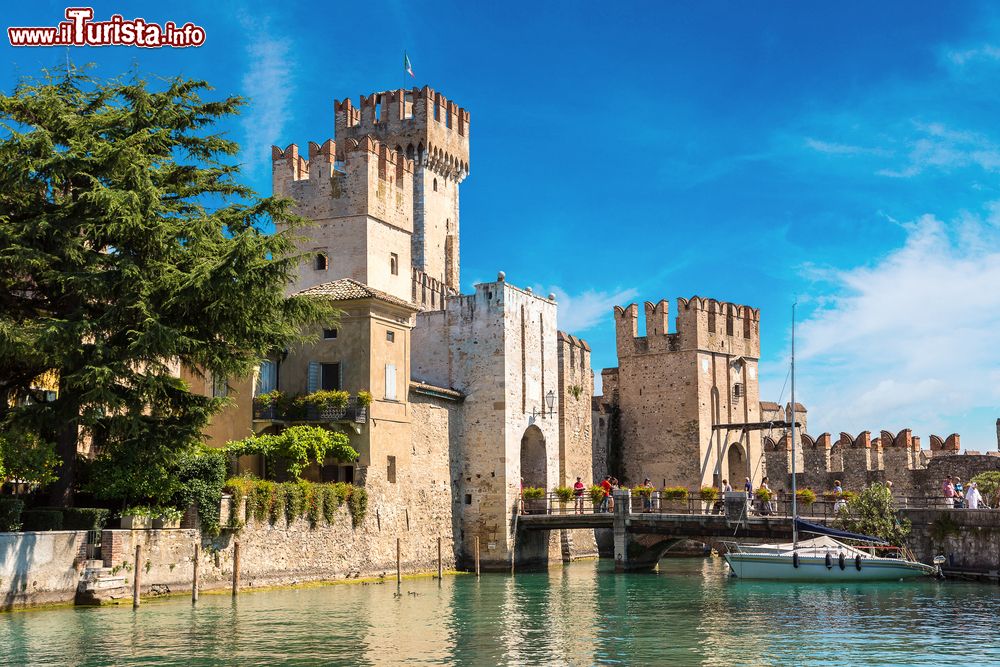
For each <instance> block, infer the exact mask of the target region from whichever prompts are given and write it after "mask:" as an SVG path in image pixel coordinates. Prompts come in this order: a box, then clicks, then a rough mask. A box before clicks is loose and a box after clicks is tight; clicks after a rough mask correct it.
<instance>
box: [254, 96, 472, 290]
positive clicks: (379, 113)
mask: <svg viewBox="0 0 1000 667" xmlns="http://www.w3.org/2000/svg"><path fill="white" fill-rule="evenodd" d="M334 110H335V116H336V118H335V127H336V129H335V139H334V140H328V141H326V142H325V143H323V144H322V145H320V144H316V143H313V142H310V143H309V151H308V159H307V158H304V157H303V156H302V155H300V153H299V148H298V146H296V145H294V144H292V145H290V146H288V147H287V148H286V149H285V150H283V151H282V150H280V149H277V148H275V149H273V150H272V159H273V162H274V165H273V167H274V168H273V180H272V186H273V190H274V193H275V194H276V195H284V196H288V197H292V198H294V199H295V200H296V202H298V205H299V206H298V209H297V211H298V213H299V214H300V215H303V216H305V217H307V218H310V219H311V220H313V221H314V222H315V223H316V226H315V227H313V228H312V229H310V230H309V235H310V238H311V247H309V248H306V250H309V251H310V252H313V253H315V259H314V261H313V262H311V263H310V264H309V265H303V266H302V268H301V271H300V274H299V279H298V281H297V282H296V284H295V285H294V286H292V291H298V290H301V289H306V288H309V287H313V286H315V285H319V284H323V283H326V282H329V281H331V280H337V279H340V278H351V279H353V280H356V281H358V282H360V283H363V284H365V285H368V286H369V287H373V288H376V289H379V290H382V291H384V292H386V293H388V294H391V295H393V296H396V297H399V298H402V299H406V300H408V301H413V302H416V303H418V304H421V305H426V307H429V308H435V309H436V308H440V307H441V305H442V304H441V301H442V297H443V296H447V295H449V294H457V293H458V290H459V275H460V274H459V269H460V262H459V242H458V239H459V192H458V190H459V185H460V184H461V182H462V181H463V180H464V179H465V177H466V176H467V175H468V173H469V118H470V116H469V112H468V111H466V110H465V109H463V108H461V107H459V106H458V105H457V104H455V103H454V102H451V101H449V100H447V99H446V98H445V97H443V96H442V95H441V94H440V93H436V92H434V91H433V90H431V89H430V88H427V87H425V88H421V89H412V90H403V89H400V90H391V91H387V92H381V93H372V94H371V95H368V96H367V97H366V96H362V97H361V98H360V103H359V106H357V107H355V106H354V103H353V102H352V101H351V100H350V99H345V100H343V101H336V102H335V103H334Z"/></svg>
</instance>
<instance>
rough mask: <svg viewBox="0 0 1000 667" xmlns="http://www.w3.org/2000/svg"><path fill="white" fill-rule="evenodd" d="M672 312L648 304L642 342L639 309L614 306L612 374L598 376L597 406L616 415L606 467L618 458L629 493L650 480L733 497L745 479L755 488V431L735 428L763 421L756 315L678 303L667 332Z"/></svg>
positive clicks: (698, 301)
mask: <svg viewBox="0 0 1000 667" xmlns="http://www.w3.org/2000/svg"><path fill="white" fill-rule="evenodd" d="M668 308H669V305H668V303H667V301H665V300H661V301H660V302H659V303H656V304H653V303H649V302H646V304H645V322H646V331H645V335H644V336H640V335H639V332H638V319H639V309H638V307H637V306H636V304H631V305H628V306H626V307H624V308H622V307H620V306H616V307H615V311H614V312H615V330H616V339H617V352H618V367H617V368H607V369H604V372H603V373H602V377H603V380H604V396H603V397H601V398H600V399H598V406H597V407H598V408H599V412H601V413H603V414H608V413H615V414H616V420H617V428H610V429H608V428H605V429H604V434H605V435H604V436H603V437H605V438H607V443H606V446H607V448H608V449H609V458H610V459H612V460H613V459H614V458H615V457H616V456H617V457H620V460H621V464H622V467H623V473H624V475H625V478H626V479H627V481H628V482H629V483H632V484H638V483H640V482H641V481H642V480H643V479H644V478H646V477H648V478H650V479H651V480H652V482H653V484H654V485H656V486H659V485H661V484H665V485H667V486H670V485H679V486H685V487H692V488H693V487H696V486H697V485H702V486H708V485H715V486H717V485H718V484H719V482H720V480H721V479H728V480H729V481H730V483H732V484H733V486H734V488H737V487H740V486H742V483H743V478H744V477H750V478H752V479H753V481H754V485H755V486H756V484H757V483H758V482H759V481H760V478H761V476H762V475H763V466H762V451H761V437H760V432H759V431H756V430H747V429H744V428H742V426H741V425H744V424H753V423H756V422H759V421H760V392H759V388H758V377H757V368H758V363H759V359H760V329H759V327H760V312H759V311H758V310H757V309H754V308H750V307H748V306H739V305H736V304H732V303H723V302H719V301H716V300H714V299H702V298H700V297H697V296H696V297H692V298H691V299H690V300H688V299H683V298H679V299H677V317H676V328H675V331H673V332H670V331H668V320H669V317H668ZM602 404H603V405H602ZM598 430H599V429H595V432H596V431H598ZM615 450H617V452H616V451H615Z"/></svg>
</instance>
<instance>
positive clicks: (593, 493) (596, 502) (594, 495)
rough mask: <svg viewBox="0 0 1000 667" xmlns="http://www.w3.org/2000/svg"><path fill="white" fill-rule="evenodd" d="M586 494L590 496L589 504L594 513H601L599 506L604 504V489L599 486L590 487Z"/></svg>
mask: <svg viewBox="0 0 1000 667" xmlns="http://www.w3.org/2000/svg"><path fill="white" fill-rule="evenodd" d="M587 493H588V494H589V495H590V504H591V505H592V506H593V508H594V512H595V513H596V512H600V511H601V504H602V503H603V502H604V487H603V486H601V485H600V484H594V485H592V486H591V487H590V488H589V489H588V490H587Z"/></svg>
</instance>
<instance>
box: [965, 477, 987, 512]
mask: <svg viewBox="0 0 1000 667" xmlns="http://www.w3.org/2000/svg"><path fill="white" fill-rule="evenodd" d="M982 500H983V496H982V494H981V493H979V485H978V484H976V483H975V482H969V490H968V491H967V492H966V494H965V506H966V507H968V508H969V509H970V510H977V509H979V503H980V502H982Z"/></svg>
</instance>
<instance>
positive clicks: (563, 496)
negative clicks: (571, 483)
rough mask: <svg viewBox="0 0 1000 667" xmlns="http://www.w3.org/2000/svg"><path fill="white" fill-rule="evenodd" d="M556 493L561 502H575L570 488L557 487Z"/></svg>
mask: <svg viewBox="0 0 1000 667" xmlns="http://www.w3.org/2000/svg"><path fill="white" fill-rule="evenodd" d="M554 493H555V494H556V496H558V497H559V500H560V501H561V502H564V503H568V502H570V501H571V500H573V489H571V488H570V487H568V486H557V487H556V488H555V491H554Z"/></svg>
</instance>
